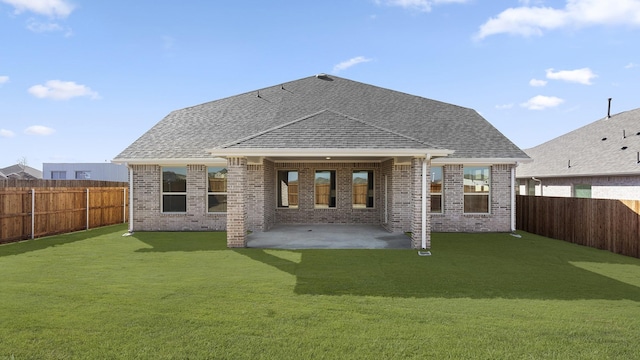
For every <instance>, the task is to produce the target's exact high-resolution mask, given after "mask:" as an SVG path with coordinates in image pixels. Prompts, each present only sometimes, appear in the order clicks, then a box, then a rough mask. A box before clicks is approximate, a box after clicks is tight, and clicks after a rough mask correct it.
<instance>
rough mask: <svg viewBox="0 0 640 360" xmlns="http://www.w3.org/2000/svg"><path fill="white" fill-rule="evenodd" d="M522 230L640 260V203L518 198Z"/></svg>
mask: <svg viewBox="0 0 640 360" xmlns="http://www.w3.org/2000/svg"><path fill="white" fill-rule="evenodd" d="M516 199H517V200H516V224H517V228H518V229H519V230H524V231H527V232H530V233H534V234H538V235H542V236H546V237H550V238H553V239H559V240H565V241H569V242H572V243H575V244H579V245H584V246H589V247H593V248H597V249H603V250H608V251H611V252H614V253H618V254H622V255H627V256H633V257H636V258H640V201H634V200H608V199H579V198H558V197H547V196H544V197H542V196H525V195H518V196H517V198H516Z"/></svg>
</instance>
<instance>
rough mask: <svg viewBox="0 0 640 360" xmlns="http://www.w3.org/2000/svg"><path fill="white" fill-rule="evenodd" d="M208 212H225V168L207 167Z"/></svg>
mask: <svg viewBox="0 0 640 360" xmlns="http://www.w3.org/2000/svg"><path fill="white" fill-rule="evenodd" d="M207 187H208V189H207V195H208V200H207V209H208V212H227V168H225V167H208V168H207Z"/></svg>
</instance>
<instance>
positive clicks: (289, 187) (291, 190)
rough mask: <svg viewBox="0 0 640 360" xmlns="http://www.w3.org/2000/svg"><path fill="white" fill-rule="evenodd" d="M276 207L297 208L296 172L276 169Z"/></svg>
mask: <svg viewBox="0 0 640 360" xmlns="http://www.w3.org/2000/svg"><path fill="white" fill-rule="evenodd" d="M278 207H281V208H289V209H297V208H298V172H297V171H289V170H279V171H278Z"/></svg>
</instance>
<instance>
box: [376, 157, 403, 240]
mask: <svg viewBox="0 0 640 360" xmlns="http://www.w3.org/2000/svg"><path fill="white" fill-rule="evenodd" d="M393 163H394V160H393V159H389V160H387V161H384V162H382V164H381V165H380V169H381V172H382V182H381V184H380V186H381V187H382V189H381V190H380V191H381V200H382V204H381V206H383V208H382V209H380V210H381V214H380V216H381V219H380V223H381V224H382V227H383V228H385V229H386V230H387V231H390V232H401V231H402V230H395V231H394V228H393V222H392V220H391V219H392V216H393V212H394V208H393ZM385 179H386V194H385ZM385 196H386V199H385V198H384V197H385ZM385 203H386V208H385V207H384V205H385ZM385 209H386V214H385ZM385 215H386V216H385Z"/></svg>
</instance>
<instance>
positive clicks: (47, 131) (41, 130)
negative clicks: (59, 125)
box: [24, 125, 56, 136]
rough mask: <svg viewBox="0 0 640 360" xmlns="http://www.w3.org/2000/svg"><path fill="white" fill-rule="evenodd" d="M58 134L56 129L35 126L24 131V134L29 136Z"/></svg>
mask: <svg viewBox="0 0 640 360" xmlns="http://www.w3.org/2000/svg"><path fill="white" fill-rule="evenodd" d="M54 132H56V131H55V130H54V129H52V128H50V127H46V126H42V125H33V126H29V127H28V128H26V129H24V133H25V134H27V135H41V136H47V135H51V134H53V133H54Z"/></svg>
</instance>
